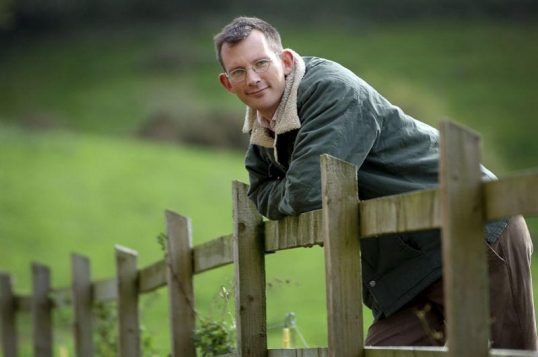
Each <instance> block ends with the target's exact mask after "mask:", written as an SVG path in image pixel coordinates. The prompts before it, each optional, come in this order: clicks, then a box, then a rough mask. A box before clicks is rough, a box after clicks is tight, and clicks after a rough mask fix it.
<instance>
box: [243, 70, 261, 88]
mask: <svg viewBox="0 0 538 357" xmlns="http://www.w3.org/2000/svg"><path fill="white" fill-rule="evenodd" d="M246 81H247V84H248V85H256V84H257V83H258V82H259V81H260V75H259V74H258V73H256V72H254V70H253V69H252V68H248V69H247V79H246Z"/></svg>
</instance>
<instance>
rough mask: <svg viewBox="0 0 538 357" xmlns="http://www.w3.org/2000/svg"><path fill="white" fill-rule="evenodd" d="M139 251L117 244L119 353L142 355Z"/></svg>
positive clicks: (126, 355) (133, 355) (123, 356)
mask: <svg viewBox="0 0 538 357" xmlns="http://www.w3.org/2000/svg"><path fill="white" fill-rule="evenodd" d="M136 261H137V253H136V252H135V251H134V250H131V249H128V248H125V247H121V246H119V245H116V271H117V276H118V282H117V283H118V319H119V322H118V325H119V326H118V328H119V333H118V340H119V341H118V355H119V356H121V357H138V356H140V324H139V318H138V279H137V278H138V274H137V269H136Z"/></svg>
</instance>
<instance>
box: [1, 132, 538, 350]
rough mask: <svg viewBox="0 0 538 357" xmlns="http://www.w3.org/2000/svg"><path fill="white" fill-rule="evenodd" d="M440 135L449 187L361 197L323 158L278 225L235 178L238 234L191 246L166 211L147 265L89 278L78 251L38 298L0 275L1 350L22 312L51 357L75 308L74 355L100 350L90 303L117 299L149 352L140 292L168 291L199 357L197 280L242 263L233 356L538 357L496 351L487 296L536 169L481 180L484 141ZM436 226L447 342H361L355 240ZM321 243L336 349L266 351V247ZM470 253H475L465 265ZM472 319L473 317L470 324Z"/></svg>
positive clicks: (176, 338)
mask: <svg viewBox="0 0 538 357" xmlns="http://www.w3.org/2000/svg"><path fill="white" fill-rule="evenodd" d="M441 135H442V143H441V160H440V172H441V175H440V186H439V187H438V188H435V189H430V190H424V191H416V192H409V193H405V194H401V195H394V196H387V197H382V198H377V199H372V200H367V201H361V202H359V201H358V200H357V199H355V197H357V192H356V189H357V182H356V172H357V169H356V167H354V166H352V165H350V164H347V163H344V162H341V161H339V160H336V159H334V158H330V157H328V156H323V157H322V159H321V163H322V190H323V208H322V209H320V210H316V211H312V212H307V213H303V214H301V215H298V216H294V217H286V218H284V219H281V220H279V221H263V220H262V217H261V216H260V215H259V214H258V213H257V212H256V210H255V209H254V208H253V205H252V203H251V202H250V201H249V200H248V199H247V197H246V190H247V187H246V185H244V184H241V183H239V182H234V184H233V195H234V199H233V202H234V207H233V220H234V224H233V227H234V229H233V233H232V234H229V235H223V236H220V237H218V238H216V239H214V240H211V241H209V242H206V243H203V244H200V245H197V246H194V247H193V246H192V237H191V227H190V221H189V220H188V219H187V218H185V217H182V216H180V215H178V214H176V213H173V212H170V211H167V212H166V224H167V232H168V242H167V257H166V259H165V260H162V261H158V262H155V263H154V264H151V265H149V266H147V267H144V268H138V267H137V265H136V257H137V253H136V252H134V251H132V250H130V249H128V248H124V247H116V267H117V273H116V276H114V277H111V278H108V279H104V280H94V281H92V280H91V277H90V260H89V259H88V258H86V257H83V256H80V255H73V256H72V271H73V279H72V286H70V287H63V288H57V289H55V288H52V287H50V272H49V270H48V268H47V267H45V266H43V265H40V264H34V265H33V291H32V295H29V296H28V295H19V294H16V293H15V291H14V288H13V280H12V278H11V276H10V275H9V274H6V273H0V323H1V325H0V326H1V336H0V338H1V341H2V351H3V355H4V356H5V357H13V356H17V355H18V342H19V341H18V339H17V333H16V332H17V329H16V323H15V321H16V316H17V314H19V313H22V312H28V313H31V314H32V317H33V326H34V333H33V348H34V353H35V354H36V355H39V356H50V355H52V347H53V346H52V327H51V321H50V314H51V311H52V310H53V309H55V308H60V307H65V306H72V307H73V311H74V337H75V350H76V351H75V352H76V355H77V356H92V355H93V354H94V351H93V346H92V325H91V320H92V319H91V313H92V306H93V305H94V304H96V303H99V302H106V301H113V300H115V301H118V316H119V327H118V329H119V351H118V353H119V355H121V356H130V357H137V356H140V354H141V351H140V336H139V331H138V319H139V318H138V309H137V306H138V298H139V296H140V295H141V294H145V293H148V292H151V291H153V290H155V289H160V288H163V287H166V288H167V289H168V296H169V304H170V311H171V313H170V334H171V337H172V338H171V341H172V345H171V347H170V348H171V352H172V355H173V356H187V357H189V356H194V355H195V349H194V344H193V341H192V338H191V335H192V331H193V329H194V321H195V316H194V311H195V306H194V304H195V299H194V292H193V288H192V279H193V276H194V275H195V274H200V273H204V272H206V271H208V270H211V269H215V268H218V267H221V266H224V265H228V264H232V263H234V264H235V278H236V283H235V286H236V292H235V298H236V308H237V311H236V322H237V336H238V344H237V346H238V349H237V353H236V354H231V355H230V356H235V355H238V356H266V355H268V356H278V357H280V356H302V357H310V356H338V357H340V356H344V357H345V356H366V357H388V356H394V357H400V356H401V357H406V356H424V357H426V356H457V357H465V356H469V357H471V356H472V357H475V356H521V357H527V356H538V353H537V352H524V351H511V350H510V351H509V350H494V349H489V348H488V333H489V328H488V321H487V320H488V310H487V306H488V304H487V301H488V299H489V297H488V294H487V289H486V287H485V286H484V284H483V282H484V281H486V280H487V277H486V274H485V268H486V261H485V254H484V251H483V249H484V245H483V244H482V241H483V238H482V237H483V234H482V229H483V225H484V224H485V223H486V222H487V221H489V220H495V219H499V218H504V217H510V216H513V215H516V214H524V215H538V173H527V174H524V175H519V176H513V177H509V178H503V179H500V180H498V181H491V182H483V181H481V179H480V169H479V164H478V163H479V152H478V137H477V136H476V135H475V134H473V133H471V132H469V131H467V130H465V129H463V128H461V127H459V126H457V125H454V124H451V123H444V124H443V125H442V128H441ZM462 158H463V159H462ZM359 184H360V183H359ZM470 202H471V203H472V204H470ZM428 229H441V231H442V232H443V236H442V239H443V250H444V253H443V254H444V263H445V265H444V277H445V279H444V280H445V284H446V285H445V294H446V295H445V296H446V304H447V316H448V317H447V320H448V326H447V334H448V341H449V342H448V346H447V347H443V348H434V347H431V348H411V347H401V348H396V347H394V348H374V347H368V346H364V345H363V342H362V341H363V338H362V336H363V332H362V315H361V314H362V310H361V309H360V307H361V303H360V302H361V299H362V296H361V293H360V291H361V288H362V285H361V283H360V282H361V272H360V268H361V265H360V256H359V244H358V240H357V239H356V237H360V238H361V239H372V238H373V239H375V237H379V236H383V235H386V234H391V233H401V232H409V231H420V230H428ZM313 245H319V246H323V249H324V251H325V261H326V285H327V287H326V289H327V292H326V294H327V310H328V314H327V315H328V336H329V346H328V348H311V349H267V342H266V341H267V340H266V321H265V271H264V269H265V264H264V255H265V254H270V253H274V252H277V251H280V250H285V249H294V248H299V247H310V246H313ZM459 250H465V251H466V254H462V253H461V252H459ZM466 257H467V259H469V257H471V258H470V259H469V260H467V261H464V260H463V259H466ZM462 269H465V271H464V272H462ZM461 274H465V275H466V279H465V284H466V285H462V284H464V282H463V281H462V279H460V278H459V276H460V275H461ZM467 316H474V318H473V319H472V320H473V324H470V323H469V320H470V319H467V318H466V317H467Z"/></svg>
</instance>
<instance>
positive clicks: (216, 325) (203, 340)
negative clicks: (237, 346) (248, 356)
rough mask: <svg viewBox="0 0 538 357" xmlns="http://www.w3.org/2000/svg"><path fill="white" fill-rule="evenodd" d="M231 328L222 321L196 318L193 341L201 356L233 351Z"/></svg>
mask: <svg viewBox="0 0 538 357" xmlns="http://www.w3.org/2000/svg"><path fill="white" fill-rule="evenodd" d="M233 331H234V330H233V329H232V327H231V326H229V325H228V324H226V323H225V322H223V321H213V320H209V319H204V318H201V319H198V327H197V328H196V330H195V333H194V343H195V346H196V347H197V348H198V349H199V351H200V353H201V354H202V356H208V357H209V356H218V355H221V354H225V353H231V352H233V346H234V339H233V337H232V336H233Z"/></svg>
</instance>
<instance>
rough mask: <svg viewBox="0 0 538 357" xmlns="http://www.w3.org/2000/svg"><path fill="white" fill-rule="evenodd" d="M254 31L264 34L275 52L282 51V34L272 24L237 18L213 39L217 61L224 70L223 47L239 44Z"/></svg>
mask: <svg viewBox="0 0 538 357" xmlns="http://www.w3.org/2000/svg"><path fill="white" fill-rule="evenodd" d="M253 30H258V31H260V32H261V33H263V34H264V35H265V38H266V39H267V40H268V41H269V45H270V46H271V47H272V48H273V49H274V50H275V51H282V41H281V39H280V34H279V33H278V31H277V30H276V29H275V28H274V27H273V26H272V25H271V24H269V23H267V22H266V21H264V20H262V19H259V18H257V17H245V16H241V17H236V18H235V19H233V20H232V22H230V23H229V24H228V25H226V26H224V27H223V28H222V30H221V31H220V32H219V33H218V34H216V35H215V37H213V41H214V43H215V50H216V52H217V60H218V61H219V63H220V65H221V66H222V68H224V64H223V63H222V56H221V53H220V51H221V49H222V45H224V44H225V43H230V44H232V45H233V44H236V43H239V42H241V41H243V40H244V39H245V38H247V37H248V36H249V35H250V33H251V32H252V31H253ZM224 70H226V68H224Z"/></svg>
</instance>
